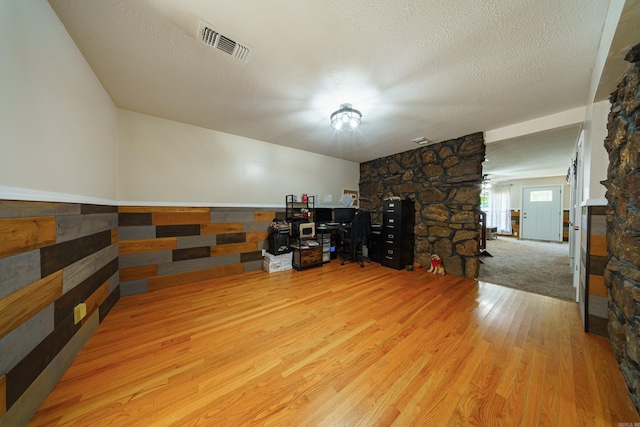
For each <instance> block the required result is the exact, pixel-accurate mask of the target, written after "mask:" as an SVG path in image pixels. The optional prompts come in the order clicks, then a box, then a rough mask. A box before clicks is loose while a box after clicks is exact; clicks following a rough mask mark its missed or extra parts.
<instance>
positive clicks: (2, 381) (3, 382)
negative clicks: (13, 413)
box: [0, 375, 7, 418]
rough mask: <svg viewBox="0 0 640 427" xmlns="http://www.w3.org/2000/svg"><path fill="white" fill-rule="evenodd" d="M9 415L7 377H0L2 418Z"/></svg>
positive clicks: (0, 415) (0, 413) (0, 411)
mask: <svg viewBox="0 0 640 427" xmlns="http://www.w3.org/2000/svg"><path fill="white" fill-rule="evenodd" d="M6 413H7V377H5V376H4V375H0V418H2V417H4V414H6Z"/></svg>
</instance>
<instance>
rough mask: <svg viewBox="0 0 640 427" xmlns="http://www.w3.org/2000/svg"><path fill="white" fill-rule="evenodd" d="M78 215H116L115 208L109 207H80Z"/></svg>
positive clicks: (116, 208)
mask: <svg viewBox="0 0 640 427" xmlns="http://www.w3.org/2000/svg"><path fill="white" fill-rule="evenodd" d="M80 213H81V214H83V215H89V214H101V213H118V207H117V206H109V205H84V204H83V205H80Z"/></svg>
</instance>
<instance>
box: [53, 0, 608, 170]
mask: <svg viewBox="0 0 640 427" xmlns="http://www.w3.org/2000/svg"><path fill="white" fill-rule="evenodd" d="M50 4H51V5H52V7H53V9H54V10H55V11H56V13H57V14H58V16H59V17H60V19H61V21H62V23H63V24H64V25H65V27H66V28H67V31H68V32H69V34H70V35H71V37H72V38H73V40H74V41H75V43H76V44H77V46H78V47H79V49H80V50H81V52H82V53H83V55H84V56H85V58H86V60H87V62H88V63H89V65H90V66H91V68H92V69H93V70H94V72H95V73H96V75H97V77H98V78H99V79H100V81H101V83H102V84H103V86H104V87H105V89H106V91H107V92H108V93H109V95H110V96H111V98H112V99H113V101H114V102H115V104H116V105H117V106H118V107H119V108H123V109H127V110H132V111H137V112H141V113H144V114H148V115H152V116H157V117H162V118H166V119H170V120H175V121H179V122H183V123H188V124H192V125H196V126H201V127H205V128H210V129H215V130H219V131H223V132H228V133H232V134H237V135H241V136H245V137H249V138H255V139H258V140H262V141H266V142H270V143H274V144H280V145H285V146H290V147H294V148H299V149H301V150H306V151H311V152H315V153H320V154H325V155H328V156H332V157H338V158H343V159H347V160H352V161H355V162H362V161H367V160H371V159H375V158H378V157H382V156H386V155H390V154H394V153H398V152H402V151H406V150H410V149H413V148H416V147H417V145H415V144H414V143H412V142H411V140H412V139H414V138H416V137H421V136H424V137H426V138H428V139H430V140H435V141H443V140H447V139H451V138H456V137H459V136H463V135H466V134H469V133H473V132H479V131H487V130H491V129H496V128H500V127H503V126H507V125H511V124H514V123H519V122H522V121H527V120H531V119H534V118H538V117H542V116H546V115H550V114H554V113H558V112H561V111H565V110H569V109H573V108H576V107H580V106H584V105H585V103H586V102H587V97H588V92H589V82H590V78H591V73H592V69H593V66H594V63H595V59H596V54H597V51H598V46H599V43H600V37H601V33H602V29H603V25H604V20H605V16H606V14H607V8H608V1H605V0H562V1H557V0H485V1H469V0H449V1H441V0H421V1H415V0H414V1H409V0H397V1H379V0H353V1H350V2H344V1H339V0H323V1H294V0H288V1H284V0H270V1H264V0H235V1H221V0H208V1H207V0H180V1H178V0H110V1H104V0H50ZM201 19H203V20H205V21H207V22H209V23H211V24H212V25H213V26H215V27H216V28H217V29H218V31H219V32H220V33H222V34H224V35H226V36H229V37H231V38H235V39H237V40H239V41H241V42H243V43H245V44H248V45H250V46H251V48H252V53H251V56H250V59H249V62H248V63H244V62H242V61H240V60H237V59H235V58H233V57H231V56H229V55H228V54H226V53H224V52H221V51H219V50H216V49H213V48H211V47H209V46H207V45H205V44H203V43H202V42H200V41H199V40H198V39H197V29H198V25H199V22H200V20H201ZM345 102H348V103H351V104H353V107H354V108H356V109H359V110H360V111H362V113H363V122H362V126H361V127H360V128H359V129H358V130H356V131H355V132H349V133H345V132H342V133H339V132H336V131H333V130H332V129H331V128H330V126H329V115H330V114H331V113H332V112H333V111H334V110H336V109H337V108H338V107H339V105H340V104H342V103H345ZM562 131H563V132H560V134H561V135H562V136H563V137H564V138H568V140H567V141H568V142H567V141H565V142H564V144H569V145H570V146H571V147H573V144H574V143H575V141H576V138H577V129H574V131H575V134H573V135H571V136H567V132H566V130H562ZM527 141H528V142H527V143H526V144H528V145H533V146H535V141H532V140H530V139H529V140H527ZM556 141H558V140H557V139H556ZM505 144H506V143H501V144H499V145H505ZM549 145H551V148H549V149H552V148H553V145H554V144H553V143H549ZM558 145H562V144H561V143H560V142H558ZM497 148H498V145H496V150H494V149H493V148H492V149H491V150H492V151H495V152H494V153H493V155H494V156H498V155H499V153H498V152H497ZM570 152H571V150H570V151H569V153H570ZM519 157H521V156H519ZM498 158H499V157H495V161H496V164H498V163H499V162H498ZM569 161H570V154H569V157H568V159H567V160H565V161H564V162H563V166H562V169H563V170H564V171H566V168H567V167H568V162H569ZM490 163H491V162H490ZM490 163H487V165H486V167H489V168H491V167H492V166H490ZM485 169H486V168H485ZM559 173H560V174H562V173H564V172H559ZM555 175H558V173H555Z"/></svg>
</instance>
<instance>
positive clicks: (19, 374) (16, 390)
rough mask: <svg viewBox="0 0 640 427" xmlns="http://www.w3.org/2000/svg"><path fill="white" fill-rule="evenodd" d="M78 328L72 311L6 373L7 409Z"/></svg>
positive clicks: (78, 325)
mask: <svg viewBox="0 0 640 427" xmlns="http://www.w3.org/2000/svg"><path fill="white" fill-rule="evenodd" d="M79 329H80V323H78V324H77V325H75V324H74V323H73V312H72V313H71V315H70V316H67V317H66V318H65V319H64V321H63V322H61V323H60V324H59V325H58V327H57V328H55V329H54V330H53V332H52V333H51V334H49V335H48V336H47V337H46V338H45V339H44V340H42V342H40V344H38V345H37V346H36V347H35V348H34V349H33V350H32V351H31V352H30V353H29V354H28V355H27V356H26V357H25V358H24V359H22V360H21V361H20V362H18V364H17V365H16V366H14V367H13V368H12V369H11V370H10V371H9V372H8V373H7V410H9V409H11V407H12V406H13V404H14V403H16V401H17V400H18V399H19V398H20V396H21V395H22V394H23V393H24V392H25V390H26V389H27V388H29V386H30V385H31V383H33V382H34V381H35V379H36V378H37V377H38V375H40V374H41V373H42V371H43V370H44V369H45V368H46V367H47V365H48V364H49V363H51V361H52V360H53V358H54V357H56V355H57V354H58V353H59V352H60V350H62V348H63V347H64V346H65V345H66V344H67V343H68V342H69V340H70V339H71V338H72V337H73V335H74V334H75V333H76V332H77V331H78V330H79Z"/></svg>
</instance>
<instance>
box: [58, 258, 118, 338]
mask: <svg viewBox="0 0 640 427" xmlns="http://www.w3.org/2000/svg"><path fill="white" fill-rule="evenodd" d="M116 271H118V258H115V259H114V260H113V261H111V262H110V263H109V264H107V265H105V266H104V267H102V268H101V269H100V270H98V271H96V272H95V273H94V274H92V275H91V276H89V277H87V278H86V279H85V280H83V281H82V282H81V283H80V284H78V285H77V286H76V287H74V288H73V289H71V290H70V291H69V292H67V293H66V294H64V295H63V296H62V297H60V298H58V299H57V300H56V302H55V304H54V313H55V314H54V319H55V320H54V322H55V327H56V328H57V327H58V326H59V325H60V324H61V323H63V322H64V320H65V319H66V317H67V316H69V314H71V315H72V316H73V308H74V307H75V306H76V305H78V304H80V303H81V302H84V301H85V300H86V299H87V298H89V297H90V296H91V294H93V293H94V292H95V291H96V290H97V289H98V288H99V287H100V286H101V285H102V284H103V283H104V282H106V281H107V280H109V278H110V277H111V276H112V275H113V274H114V273H115V272H116ZM87 314H88V313H87Z"/></svg>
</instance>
